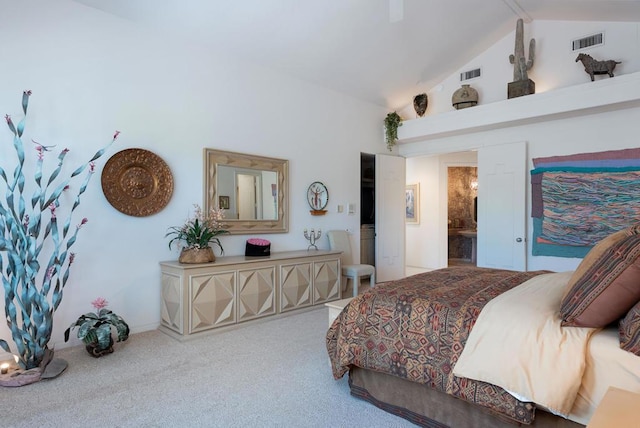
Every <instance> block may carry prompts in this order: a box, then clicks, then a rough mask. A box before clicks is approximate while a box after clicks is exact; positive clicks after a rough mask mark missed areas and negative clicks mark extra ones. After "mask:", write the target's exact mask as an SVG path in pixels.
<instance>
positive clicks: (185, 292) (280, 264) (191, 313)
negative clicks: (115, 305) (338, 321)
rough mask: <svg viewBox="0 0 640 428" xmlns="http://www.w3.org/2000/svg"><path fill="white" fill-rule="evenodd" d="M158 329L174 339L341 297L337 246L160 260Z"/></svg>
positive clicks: (280, 313) (284, 312) (308, 306)
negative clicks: (190, 261)
mask: <svg viewBox="0 0 640 428" xmlns="http://www.w3.org/2000/svg"><path fill="white" fill-rule="evenodd" d="M160 269H161V300H162V301H161V317H160V329H161V330H163V331H165V332H167V333H169V334H170V335H172V336H174V337H177V338H184V337H190V336H193V335H197V334H198V333H204V332H208V331H211V330H214V329H218V328H221V327H229V326H233V325H236V324H240V323H244V322H249V321H254V320H259V319H262V318H266V317H270V316H277V315H282V314H286V313H288V312H291V311H296V310H301V309H303V308H310V307H312V306H314V305H320V304H324V303H327V302H330V301H333V300H339V299H340V297H341V296H340V293H341V286H340V251H318V250H311V251H306V250H302V251H288V252H279V253H272V254H271V256H268V257H245V256H231V257H218V258H216V261H215V262H213V263H203V264H181V263H178V262H177V261H165V262H161V263H160Z"/></svg>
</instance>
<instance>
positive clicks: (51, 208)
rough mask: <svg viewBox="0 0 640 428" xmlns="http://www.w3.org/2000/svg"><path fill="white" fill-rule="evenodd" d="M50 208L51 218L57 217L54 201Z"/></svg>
mask: <svg viewBox="0 0 640 428" xmlns="http://www.w3.org/2000/svg"><path fill="white" fill-rule="evenodd" d="M49 210H50V211H51V218H52V219H54V218H56V205H55V204H54V203H53V202H51V203H50V204H49Z"/></svg>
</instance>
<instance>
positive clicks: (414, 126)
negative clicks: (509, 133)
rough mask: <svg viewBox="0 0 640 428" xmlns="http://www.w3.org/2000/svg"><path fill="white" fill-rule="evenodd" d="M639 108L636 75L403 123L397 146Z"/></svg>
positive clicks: (639, 84) (639, 77)
mask: <svg viewBox="0 0 640 428" xmlns="http://www.w3.org/2000/svg"><path fill="white" fill-rule="evenodd" d="M638 106H640V72H636V73H632V74H627V75H621V76H615V77H613V78H607V79H602V80H598V81H595V82H588V83H584V84H580V85H574V86H569V87H565V88H559V89H554V90H550V91H547V92H543V93H539V94H533V95H526V96H523V97H518V98H512V99H508V100H504V101H498V102H495V103H490V104H484V105H477V106H475V107H470V108H466V109H463V110H454V111H448V112H444V113H438V114H434V115H431V116H425V117H422V118H419V119H412V120H406V121H404V122H403V124H402V126H401V127H400V128H399V129H398V143H399V144H402V143H413V142H419V141H428V140H432V139H437V138H445V137H451V136H456V135H465V134H471V133H475V132H480V131H487V130H494V129H500V128H507V127H511V126H518V125H524V124H531V123H539V122H545V121H550V120H556V119H562V118H568V117H576V116H583V115H587V114H594V113H600V112H606V111H614V110H620V109H624V108H631V107H638Z"/></svg>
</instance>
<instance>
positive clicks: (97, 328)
mask: <svg viewBox="0 0 640 428" xmlns="http://www.w3.org/2000/svg"><path fill="white" fill-rule="evenodd" d="M91 304H92V305H93V307H94V308H96V312H88V313H86V314H84V315H81V316H80V317H79V318H78V319H77V320H76V321H75V322H74V323H73V324H71V325H70V326H69V328H67V329H66V330H65V332H64V341H65V342H66V341H68V340H69V333H70V332H71V330H72V329H73V328H75V327H78V339H80V340H82V343H84V344H85V345H86V349H87V352H89V354H91V355H92V356H94V357H96V358H98V357H101V356H103V355H105V354H110V353H112V352H113V336H112V334H111V333H112V330H113V329H115V331H116V333H117V341H118V342H123V341H125V340H127V339H128V338H129V325H128V324H127V323H126V322H125V320H124V319H123V318H122V317H121V316H120V315H116V314H115V313H113V312H112V311H111V310H109V309H107V305H108V304H109V302H107V301H106V300H105V299H103V298H102V297H98V298H97V299H96V300H94V301H93V302H91Z"/></svg>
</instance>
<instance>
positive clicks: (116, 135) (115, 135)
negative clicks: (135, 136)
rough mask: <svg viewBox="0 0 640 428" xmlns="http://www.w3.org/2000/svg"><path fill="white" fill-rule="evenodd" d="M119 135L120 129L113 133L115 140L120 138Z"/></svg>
mask: <svg viewBox="0 0 640 428" xmlns="http://www.w3.org/2000/svg"><path fill="white" fill-rule="evenodd" d="M118 135H120V131H116V133H115V134H113V139H114V140H115V139H116V138H118Z"/></svg>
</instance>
